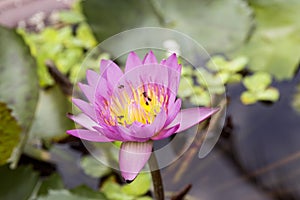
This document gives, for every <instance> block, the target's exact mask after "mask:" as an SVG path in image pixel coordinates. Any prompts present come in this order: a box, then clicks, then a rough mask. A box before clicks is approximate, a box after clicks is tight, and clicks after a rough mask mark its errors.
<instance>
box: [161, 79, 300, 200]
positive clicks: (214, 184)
mask: <svg viewBox="0 0 300 200" xmlns="http://www.w3.org/2000/svg"><path fill="white" fill-rule="evenodd" d="M299 82H300V74H298V75H297V76H296V78H294V80H292V81H284V82H281V83H276V84H275V87H277V88H278V89H279V90H280V94H281V98H280V101H279V102H277V103H275V104H273V105H268V104H264V103H257V104H255V105H251V106H244V105H242V103H241V102H240V100H239V95H240V94H241V92H242V91H243V90H244V88H243V86H242V85H235V86H231V87H229V89H228V96H229V97H230V103H229V106H228V115H227V116H228V117H230V122H231V123H232V125H233V128H232V131H230V133H229V135H230V136H229V138H225V137H224V136H226V135H225V134H223V135H222V136H223V137H222V138H221V139H220V141H219V143H218V145H217V146H216V147H215V149H214V150H213V151H212V152H211V153H210V154H209V155H208V156H207V157H206V158H204V159H199V158H197V156H195V157H193V159H192V161H191V164H190V165H189V167H188V169H187V170H185V173H184V174H183V175H182V176H181V177H180V179H179V180H178V179H177V182H176V181H175V180H174V177H176V173H178V171H180V167H179V166H180V165H182V163H184V162H185V161H187V160H188V159H187V157H188V156H189V153H190V152H188V153H186V154H185V155H184V156H183V157H182V158H181V159H180V160H178V161H177V162H176V163H175V164H174V165H173V166H170V167H169V168H167V169H165V170H164V173H163V174H164V177H165V183H166V188H167V190H170V191H178V190H179V189H180V188H183V187H184V186H185V185H187V184H189V183H192V184H193V188H192V190H191V191H190V193H189V194H190V195H192V196H193V197H194V198H195V199H209V200H215V199H216V200H219V199H222V200H227V199H228V200H236V199H237V200H239V199H241V198H242V199H246V200H248V199H251V200H252V199H257V200H260V199H261V200H268V199H284V200H289V199H300V115H299V113H297V112H296V111H295V110H294V109H293V107H292V104H291V103H292V99H293V95H294V93H295V92H296V85H297V83H299ZM227 129H228V127H227Z"/></svg>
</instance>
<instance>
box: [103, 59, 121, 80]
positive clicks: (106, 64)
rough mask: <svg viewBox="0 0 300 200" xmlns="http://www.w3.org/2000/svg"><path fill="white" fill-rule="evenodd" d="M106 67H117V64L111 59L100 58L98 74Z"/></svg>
mask: <svg viewBox="0 0 300 200" xmlns="http://www.w3.org/2000/svg"><path fill="white" fill-rule="evenodd" d="M108 68H119V66H118V65H117V64H116V63H114V62H113V61H111V60H105V59H102V60H101V61H100V75H101V76H102V74H103V73H104V72H105V71H106V70H107V69H108Z"/></svg>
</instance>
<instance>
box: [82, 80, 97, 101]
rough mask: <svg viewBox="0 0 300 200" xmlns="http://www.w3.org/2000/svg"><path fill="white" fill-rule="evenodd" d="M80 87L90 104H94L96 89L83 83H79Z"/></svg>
mask: <svg viewBox="0 0 300 200" xmlns="http://www.w3.org/2000/svg"><path fill="white" fill-rule="evenodd" d="M78 86H79V88H80V90H81V91H82V92H83V94H84V95H85V96H86V98H87V99H88V100H89V102H91V103H93V102H94V99H95V88H93V87H91V86H89V85H86V84H83V83H78Z"/></svg>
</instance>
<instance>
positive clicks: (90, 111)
mask: <svg viewBox="0 0 300 200" xmlns="http://www.w3.org/2000/svg"><path fill="white" fill-rule="evenodd" d="M72 101H73V103H74V104H75V105H76V106H77V107H78V108H79V109H80V110H81V111H82V112H84V113H85V114H86V115H87V116H89V117H90V118H91V119H92V120H94V121H97V117H96V113H95V110H94V107H93V106H92V105H91V104H89V103H87V102H85V101H83V100H81V99H75V98H73V99H72Z"/></svg>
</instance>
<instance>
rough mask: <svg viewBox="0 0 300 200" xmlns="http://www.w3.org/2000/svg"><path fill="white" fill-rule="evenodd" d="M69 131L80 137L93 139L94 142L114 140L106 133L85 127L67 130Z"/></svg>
mask: <svg viewBox="0 0 300 200" xmlns="http://www.w3.org/2000/svg"><path fill="white" fill-rule="evenodd" d="M67 133H68V134H70V135H73V136H75V137H78V138H80V139H84V140H88V141H92V142H111V141H113V140H111V139H109V138H107V137H106V136H105V135H103V134H102V133H100V132H98V131H91V130H85V129H73V130H67Z"/></svg>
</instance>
